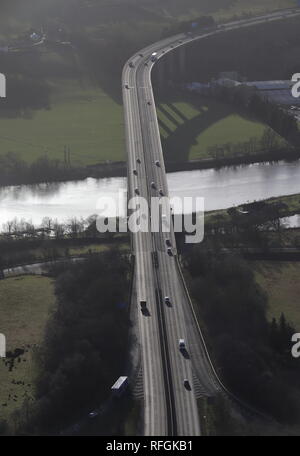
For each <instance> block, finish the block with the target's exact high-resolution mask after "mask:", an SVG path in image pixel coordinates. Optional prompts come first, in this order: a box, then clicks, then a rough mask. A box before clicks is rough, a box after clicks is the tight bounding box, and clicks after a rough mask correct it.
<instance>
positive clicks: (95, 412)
mask: <svg viewBox="0 0 300 456" xmlns="http://www.w3.org/2000/svg"><path fill="white" fill-rule="evenodd" d="M98 415H99V412H97V410H93V411H92V412H90V413H89V418H91V419H92V418H96V416H98Z"/></svg>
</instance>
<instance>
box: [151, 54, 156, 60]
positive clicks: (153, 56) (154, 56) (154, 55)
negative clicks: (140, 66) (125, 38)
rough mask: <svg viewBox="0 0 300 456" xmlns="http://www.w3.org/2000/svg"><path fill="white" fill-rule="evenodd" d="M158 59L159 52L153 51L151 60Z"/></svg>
mask: <svg viewBox="0 0 300 456" xmlns="http://www.w3.org/2000/svg"><path fill="white" fill-rule="evenodd" d="M156 60H157V52H152V54H151V62H156Z"/></svg>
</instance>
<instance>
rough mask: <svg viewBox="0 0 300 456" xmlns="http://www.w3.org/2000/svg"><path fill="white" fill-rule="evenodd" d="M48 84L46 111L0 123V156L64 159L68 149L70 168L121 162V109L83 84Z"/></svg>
mask: <svg viewBox="0 0 300 456" xmlns="http://www.w3.org/2000/svg"><path fill="white" fill-rule="evenodd" d="M48 82H49V84H50V86H51V94H52V95H51V100H50V104H51V108H50V109H49V110H38V111H35V112H32V117H30V118H24V117H18V118H1V119H0V153H2V154H3V153H6V152H8V151H12V152H15V153H16V154H17V155H18V156H20V157H22V158H23V159H24V160H25V161H28V162H32V161H34V160H35V159H37V158H38V157H40V156H43V155H45V154H46V155H47V156H48V157H49V158H55V159H60V160H64V146H68V147H69V148H70V151H71V160H72V164H73V165H89V164H95V163H99V162H101V161H104V160H124V158H125V153H124V143H123V112H122V106H120V105H119V104H117V102H115V101H114V100H113V99H112V98H111V97H110V96H108V95H107V94H106V93H105V92H103V91H102V90H101V89H100V88H98V87H95V86H93V85H92V84H91V82H90V81H88V79H87V80H86V81H85V82H84V84H82V82H81V81H77V80H76V79H70V80H64V79H51V80H49V81H48Z"/></svg>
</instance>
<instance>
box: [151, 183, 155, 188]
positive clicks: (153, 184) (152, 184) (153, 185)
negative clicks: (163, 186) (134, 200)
mask: <svg viewBox="0 0 300 456" xmlns="http://www.w3.org/2000/svg"><path fill="white" fill-rule="evenodd" d="M151 188H153V190H155V189H156V185H155V183H154V182H151Z"/></svg>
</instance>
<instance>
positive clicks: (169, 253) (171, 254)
mask: <svg viewBox="0 0 300 456" xmlns="http://www.w3.org/2000/svg"><path fill="white" fill-rule="evenodd" d="M167 253H168V255H169V256H173V252H172V249H171V248H170V247H168V248H167Z"/></svg>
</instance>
